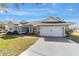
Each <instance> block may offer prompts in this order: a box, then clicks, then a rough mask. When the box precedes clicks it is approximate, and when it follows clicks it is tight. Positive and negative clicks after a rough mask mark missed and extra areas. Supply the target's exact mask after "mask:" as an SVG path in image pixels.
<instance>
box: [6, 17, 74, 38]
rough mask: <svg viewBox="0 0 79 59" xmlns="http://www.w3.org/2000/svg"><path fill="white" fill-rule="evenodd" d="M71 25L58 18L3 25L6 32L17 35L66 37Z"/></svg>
mask: <svg viewBox="0 0 79 59" xmlns="http://www.w3.org/2000/svg"><path fill="white" fill-rule="evenodd" d="M71 24H73V23H70V22H65V21H64V20H62V19H60V18H59V17H48V18H47V19H45V20H43V21H36V22H26V23H19V24H16V23H13V22H8V23H7V24H6V25H5V29H6V30H7V31H11V32H13V31H18V32H19V33H25V32H27V33H32V32H35V33H38V35H40V36H60V37H62V36H66V35H67V34H66V31H68V29H69V25H71Z"/></svg>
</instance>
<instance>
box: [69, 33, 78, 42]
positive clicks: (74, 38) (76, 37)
mask: <svg viewBox="0 0 79 59" xmlns="http://www.w3.org/2000/svg"><path fill="white" fill-rule="evenodd" d="M69 37H70V38H71V40H73V41H75V42H77V43H79V33H78V32H73V33H72V34H71V35H70V36H69Z"/></svg>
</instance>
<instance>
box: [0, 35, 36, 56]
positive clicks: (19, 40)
mask: <svg viewBox="0 0 79 59" xmlns="http://www.w3.org/2000/svg"><path fill="white" fill-rule="evenodd" d="M0 39H1V40H0V56H17V55H19V54H20V53H22V52H23V51H24V50H26V49H27V48H29V47H30V46H31V45H33V44H34V43H35V42H36V40H37V38H24V37H11V36H6V35H1V36H0Z"/></svg>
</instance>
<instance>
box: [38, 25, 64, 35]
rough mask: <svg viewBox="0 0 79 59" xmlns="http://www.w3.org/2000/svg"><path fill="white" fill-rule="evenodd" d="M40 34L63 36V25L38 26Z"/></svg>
mask: <svg viewBox="0 0 79 59" xmlns="http://www.w3.org/2000/svg"><path fill="white" fill-rule="evenodd" d="M39 35H40V36H65V27H64V26H40V27H39Z"/></svg>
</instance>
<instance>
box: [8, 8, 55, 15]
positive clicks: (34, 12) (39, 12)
mask: <svg viewBox="0 0 79 59" xmlns="http://www.w3.org/2000/svg"><path fill="white" fill-rule="evenodd" d="M8 13H9V14H12V15H18V16H24V15H30V16H42V15H46V14H51V13H56V11H55V10H52V9H46V8H42V9H40V8H38V9H29V10H20V11H16V10H9V11H8Z"/></svg>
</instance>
